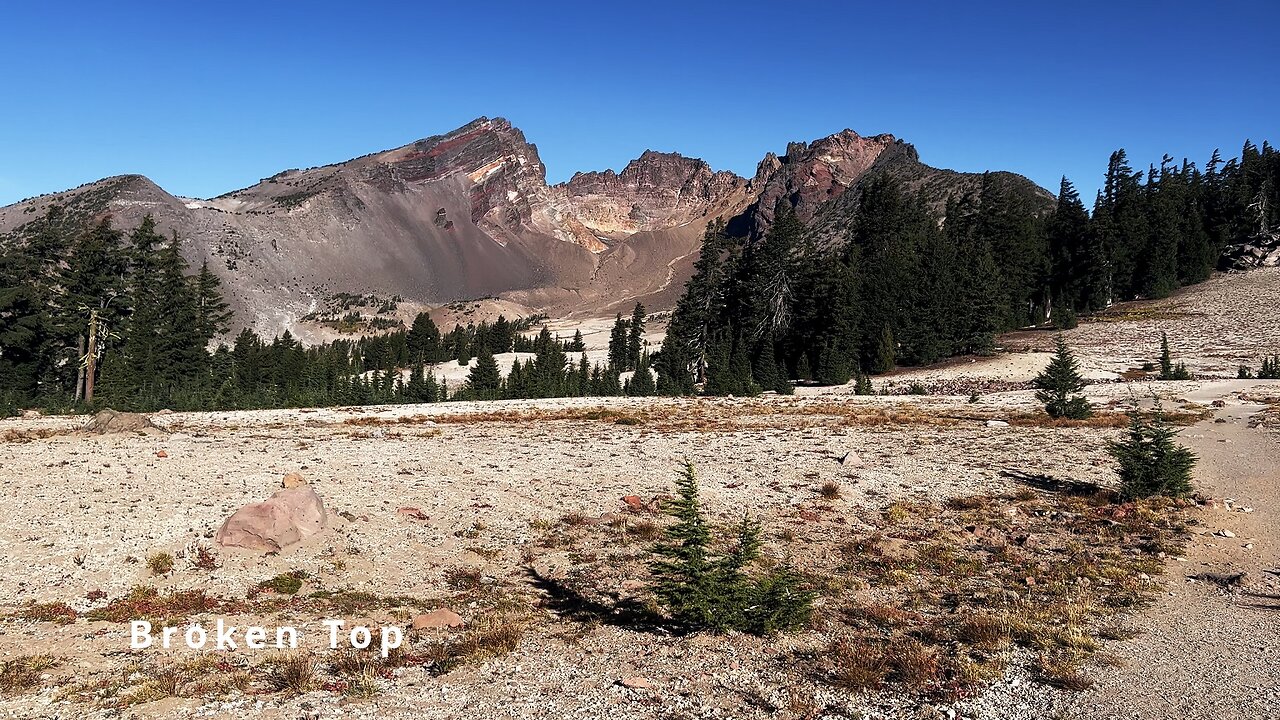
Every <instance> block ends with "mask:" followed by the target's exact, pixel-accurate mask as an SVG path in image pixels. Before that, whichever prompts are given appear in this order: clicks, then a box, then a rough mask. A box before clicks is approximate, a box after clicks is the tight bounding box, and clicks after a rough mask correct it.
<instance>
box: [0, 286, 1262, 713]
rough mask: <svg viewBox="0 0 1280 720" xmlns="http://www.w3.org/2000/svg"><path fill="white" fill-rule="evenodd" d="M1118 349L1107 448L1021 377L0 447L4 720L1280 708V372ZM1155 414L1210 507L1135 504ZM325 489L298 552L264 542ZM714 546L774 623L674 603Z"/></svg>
mask: <svg viewBox="0 0 1280 720" xmlns="http://www.w3.org/2000/svg"><path fill="white" fill-rule="evenodd" d="M1250 277H1251V278H1256V277H1270V278H1271V279H1272V280H1273V281H1274V274H1271V275H1268V276H1263V275H1257V276H1250ZM1232 280H1234V278H1231V277H1227V278H1222V279H1220V280H1219V281H1216V283H1211V284H1209V285H1206V286H1204V287H1203V289H1204V290H1205V291H1206V293H1205V294H1202V293H1201V289H1200V288H1197V289H1192V290H1190V291H1186V292H1185V293H1183V294H1180V295H1179V296H1177V297H1175V298H1172V299H1170V300H1168V301H1164V303H1166V304H1164V305H1161V304H1156V305H1144V306H1143V307H1142V309H1141V310H1140V311H1138V310H1133V311H1131V312H1142V313H1147V314H1150V313H1163V312H1170V311H1167V310H1164V309H1162V308H1165V307H1185V306H1186V305H1188V304H1192V305H1194V304H1195V303H1204V302H1211V301H1212V298H1213V297H1214V296H1216V293H1217V292H1218V290H1219V289H1222V288H1230V287H1232V286H1231V285H1230V283H1231V282H1232ZM1124 322H1126V323H1137V322H1139V320H1130V319H1127V320H1125V321H1124ZM1214 326H1215V327H1221V328H1227V329H1230V328H1231V327H1232V326H1231V325H1230V324H1229V323H1216V324H1214ZM1117 327H1120V325H1118V324H1116V323H1112V322H1110V321H1108V320H1096V321H1093V322H1090V323H1085V324H1083V325H1082V326H1081V327H1080V328H1078V329H1077V330H1074V331H1069V332H1067V333H1065V336H1064V337H1065V339H1066V341H1067V342H1069V343H1076V342H1078V347H1079V351H1078V352H1079V357H1080V362H1081V365H1082V366H1083V368H1084V369H1085V370H1086V371H1096V372H1097V377H1095V378H1094V380H1093V381H1092V382H1091V384H1088V385H1087V386H1086V387H1085V389H1084V390H1083V395H1084V397H1086V398H1087V399H1088V401H1089V403H1090V405H1092V407H1093V408H1094V413H1093V415H1092V416H1091V417H1089V418H1087V419H1080V420H1070V419H1065V418H1053V417H1050V416H1049V415H1047V414H1045V412H1044V411H1043V409H1042V406H1041V404H1040V402H1039V401H1038V400H1037V399H1036V397H1035V396H1034V391H1032V390H1030V389H1025V388H1023V387H1021V386H1018V383H1025V382H1027V381H1028V380H1029V379H1030V377H1028V378H1025V379H1024V378H1021V377H1014V376H1012V375H1007V374H1005V373H1008V368H1009V366H1010V363H1011V362H1014V361H1025V360H1026V359H1028V358H1032V357H1034V358H1037V362H1036V365H1037V366H1041V365H1043V363H1044V362H1045V361H1046V359H1047V358H1048V357H1049V355H1048V354H1043V355H1041V354H1039V353H1036V354H1034V355H1033V354H1029V353H1020V352H1013V353H1010V354H1001V355H996V356H993V357H984V358H974V359H972V362H967V361H966V362H962V363H960V364H958V365H953V366H943V367H941V368H926V369H923V370H917V371H911V372H906V373H901V374H898V375H894V376H890V377H889V378H888V379H887V380H886V381H885V382H886V383H887V384H886V385H885V387H884V388H883V389H885V390H890V389H891V388H894V387H899V386H900V387H902V388H907V387H910V386H911V385H912V384H914V385H916V386H917V387H915V388H914V389H913V390H910V391H908V390H903V391H901V392H900V393H897V394H890V395H879V394H877V395H854V394H852V387H846V388H843V391H841V390H839V389H837V390H835V391H833V390H832V389H830V388H828V389H824V390H823V391H821V392H815V391H813V390H806V389H803V388H802V389H801V390H800V392H799V393H798V394H797V395H795V396H791V397H783V396H773V395H768V394H766V395H764V396H761V397H758V398H715V399H712V398H687V399H680V398H673V399H656V398H616V399H607V400H606V399H598V398H582V399H556V400H541V401H537V400H528V401H498V402H457V403H446V404H439V403H437V404H429V405H397V406H386V407H379V406H372V407H360V408H330V409H317V410H266V411H253V412H201V413H167V412H163V413H158V414H154V415H152V416H150V418H149V419H147V418H141V417H134V416H128V415H119V416H115V417H103V416H99V417H98V418H97V419H96V420H95V422H92V423H90V425H89V426H87V427H86V426H85V423H86V418H84V417H73V416H48V417H44V416H34V415H29V416H28V417H24V418H17V419H11V420H5V421H2V422H0V468H2V470H0V472H2V474H3V478H4V480H5V485H4V490H3V492H4V508H5V512H4V515H3V519H0V546H2V547H3V553H2V554H0V564H2V566H0V570H2V571H3V572H0V605H2V606H3V607H2V609H0V613H2V618H3V619H2V620H0V714H2V715H3V716H4V717H15V718H17V717H22V718H28V717H29V718H70V717H76V718H82V717H103V718H106V717H148V718H151V717H155V718H184V717H246V718H247V717H268V718H337V717H404V718H409V717H454V718H500V717H528V718H544V717H580V718H600V717H606V716H607V717H616V718H704V717H724V718H730V717H742V718H750V717H760V718H844V717H849V718H863V717H865V718H956V717H966V718H1044V717H1062V718H1076V717H1079V718H1111V717H1115V718H1122V717H1125V718H1127V717H1180V716H1185V717H1203V718H1209V717H1214V718H1261V717H1276V716H1277V715H1280V694H1278V690H1277V683H1276V678H1277V677H1280V634H1277V631H1278V630H1280V603H1278V601H1277V597H1280V583H1278V582H1277V581H1278V580H1280V578H1278V577H1277V574H1276V573H1277V570H1278V568H1277V562H1276V558H1275V547H1276V546H1275V542H1276V538H1277V532H1278V531H1280V527H1277V524H1276V522H1275V518H1274V515H1273V513H1274V508H1275V507H1276V502H1277V489H1276V486H1275V483H1276V480H1277V478H1280V433H1278V432H1277V426H1278V424H1277V422H1276V420H1275V418H1276V414H1277V412H1278V408H1280V382H1276V381H1268V380H1255V379H1232V378H1231V377H1227V375H1228V373H1226V372H1223V373H1222V374H1221V376H1220V377H1216V378H1215V377H1212V376H1211V375H1210V374H1208V373H1202V371H1201V370H1200V368H1202V367H1204V368H1208V367H1209V366H1214V367H1217V366H1221V367H1222V368H1226V367H1227V365H1229V364H1230V365H1234V364H1238V363H1240V362H1252V360H1250V359H1248V358H1246V355H1247V354H1248V353H1247V352H1245V351H1243V350H1234V349H1233V350H1231V351H1229V352H1227V351H1223V350H1220V349H1221V348H1227V347H1232V348H1234V347H1235V346H1234V345H1232V343H1234V342H1236V339H1235V337H1236V336H1235V335H1234V334H1232V335H1231V336H1230V337H1227V336H1224V337H1221V338H1214V337H1211V336H1209V333H1210V332H1211V330H1212V328H1210V327H1207V326H1206V327H1198V326H1197V327H1195V328H1194V329H1189V328H1190V326H1184V325H1176V326H1171V327H1170V328H1169V330H1170V331H1172V330H1174V329H1175V328H1176V329H1177V330H1179V331H1180V332H1183V333H1184V335H1183V336H1182V337H1180V338H1179V341H1178V345H1177V347H1183V348H1192V349H1191V350H1189V351H1187V352H1186V353H1185V354H1182V355H1181V356H1180V359H1181V360H1183V361H1184V362H1186V363H1187V364H1188V365H1190V366H1193V367H1195V368H1197V376H1198V379H1190V380H1181V381H1155V380H1150V379H1147V378H1145V377H1124V376H1123V373H1116V374H1115V375H1114V376H1110V377H1108V376H1106V375H1105V372H1106V371H1107V370H1108V369H1109V368H1117V367H1121V366H1123V367H1124V368H1128V367H1129V366H1130V365H1133V366H1136V367H1139V368H1140V367H1141V364H1142V363H1143V362H1149V361H1153V360H1155V359H1156V357H1155V354H1153V353H1146V355H1144V354H1143V353H1140V352H1138V353H1134V354H1132V355H1129V354H1126V355H1123V356H1120V355H1116V354H1114V353H1112V352H1110V350H1111V348H1112V347H1114V345H1113V344H1112V342H1110V341H1108V342H1102V341H1098V340H1095V338H1097V337H1099V334H1100V333H1102V332H1104V330H1107V331H1109V330H1111V329H1113V328H1117ZM1125 327H1128V330H1127V332H1130V333H1132V334H1133V336H1134V337H1137V336H1140V335H1141V336H1145V335H1144V333H1145V334H1146V335H1149V334H1151V333H1157V337H1158V333H1159V331H1160V329H1159V327H1158V326H1156V327H1151V328H1146V329H1144V328H1145V326H1141V325H1134V326H1132V327H1129V326H1125ZM1140 330H1141V332H1140ZM1192 332H1194V333H1195V334H1194V336H1192V335H1191V333H1192ZM1270 332H1271V333H1274V332H1275V330H1274V328H1272V330H1271V331H1270ZM1005 340H1006V341H1007V342H1017V341H1021V342H1027V341H1028V339H1027V336H1026V334H1025V333H1024V334H1019V335H1018V336H1015V337H1013V338H1008V337H1007V338H1005ZM1275 340H1276V338H1274V337H1256V336H1255V337H1251V338H1250V339H1249V343H1248V345H1249V346H1256V345H1258V344H1260V343H1263V342H1272V343H1274V342H1275ZM1034 341H1035V342H1037V343H1040V342H1043V343H1044V344H1043V345H1042V347H1046V348H1047V347H1050V346H1051V345H1052V335H1049V334H1046V335H1045V337H1044V338H1034ZM1240 347H1241V348H1243V347H1245V345H1243V344H1242V345H1241V346H1240ZM1205 348H1209V349H1211V350H1213V351H1212V352H1210V351H1207V350H1204V349H1205ZM1126 349H1127V346H1126ZM1157 352H1158V348H1157ZM955 368H961V369H962V370H963V372H958V371H957V370H956V369H955ZM1031 375H1034V373H1031ZM1201 375H1203V376H1202V377H1201ZM1230 375H1234V373H1231V374H1230ZM931 387H932V388H933V389H931ZM1157 416H1158V417H1159V418H1160V419H1161V422H1163V423H1165V424H1167V426H1168V427H1170V428H1172V429H1174V430H1176V438H1177V442H1178V443H1179V444H1180V446H1183V447H1186V448H1189V449H1190V450H1192V451H1193V452H1194V453H1195V454H1196V456H1197V458H1198V461H1197V462H1196V464H1195V466H1194V470H1193V471H1192V476H1191V481H1192V484H1193V488H1194V491H1193V492H1192V493H1190V494H1188V495H1185V496H1182V497H1165V496H1162V495H1158V494H1157V495H1152V496H1150V497H1141V498H1138V497H1133V496H1132V494H1131V493H1129V492H1127V491H1126V489H1125V487H1124V486H1122V484H1121V482H1120V470H1121V467H1120V465H1119V462H1118V459H1117V456H1116V454H1115V453H1114V452H1112V447H1113V446H1112V443H1117V442H1121V441H1123V440H1124V438H1125V436H1126V433H1128V432H1130V431H1131V428H1132V425H1133V423H1134V422H1141V421H1144V420H1150V419H1153V418H1156V417H1157ZM303 495H305V497H306V498H312V497H314V499H315V500H314V502H315V503H316V509H317V510H318V512H319V515H318V516H317V517H316V518H314V519H315V520H316V522H315V524H314V526H307V525H303V524H301V523H300V524H299V526H298V528H297V529H298V532H299V537H298V538H297V541H296V542H291V543H285V544H283V545H277V546H270V545H269V543H270V542H275V541H272V540H270V539H268V538H266V537H265V535H264V534H263V533H260V532H259V533H258V534H254V533H255V532H258V531H256V530H252V529H248V528H250V526H248V525H244V526H241V525H237V523H238V522H240V521H239V520H237V518H243V517H244V516H243V515H242V514H241V513H244V512H246V511H247V510H248V509H251V508H255V507H259V505H258V504H259V503H262V501H264V500H266V499H268V498H273V500H278V499H287V498H296V497H302V496H303ZM291 502H292V500H291ZM308 502H312V501H311V500H308ZM682 510H683V511H684V512H683V514H682ZM690 510H693V511H696V512H694V513H693V514H690V513H689V511H690ZM264 512H265V511H264ZM266 517H267V520H268V522H267V524H268V527H273V526H272V525H271V523H277V524H278V522H279V517H277V516H274V515H267V516H266ZM689 528H695V529H698V528H700V529H699V530H698V532H701V533H702V536H703V539H704V541H705V542H703V544H702V545H700V546H699V547H700V553H701V555H699V557H700V558H701V561H703V562H705V564H706V566H707V567H714V568H720V569H721V570H722V571H723V574H726V576H727V575H733V574H734V573H738V574H740V575H741V576H742V578H741V579H743V582H744V583H745V584H741V585H733V586H732V587H737V588H750V593H748V595H747V597H748V600H746V601H744V604H742V605H741V606H738V609H737V612H740V613H741V618H742V619H743V622H741V623H738V624H737V625H735V626H732V627H715V625H716V624H717V623H719V622H724V623H726V624H727V623H728V622H729V619H728V618H727V617H716V616H715V613H711V614H710V617H709V618H708V622H709V623H710V626H709V627H708V626H706V625H702V626H700V625H698V624H696V623H693V622H691V621H690V620H689V619H688V618H689V617H692V615H691V614H690V613H693V612H694V611H695V610H698V609H699V608H702V609H704V610H705V609H706V608H705V607H703V606H702V605H699V603H703V604H704V605H705V603H708V602H712V605H709V606H706V607H711V608H713V609H714V608H719V607H722V606H720V605H715V604H714V603H715V602H718V601H716V600H714V599H712V600H708V599H707V598H699V597H698V596H697V595H696V594H690V593H688V592H686V593H685V594H684V595H678V597H682V598H684V600H683V602H684V603H685V605H682V606H680V607H676V606H674V605H673V604H672V598H673V597H677V595H673V594H672V588H673V587H677V586H678V583H677V582H676V581H677V580H680V579H681V578H684V580H688V577H686V576H679V575H676V576H673V575H672V574H671V572H670V568H671V563H672V562H674V561H673V560H672V557H673V555H671V554H670V552H669V551H670V550H671V548H672V547H679V546H680V542H682V541H683V542H685V545H684V547H688V538H687V536H685V535H682V534H681V533H682V532H684V531H687V530H689ZM237 529H239V531H240V532H241V534H240V535H234V534H233V531H235V530H237ZM276 529H278V528H276ZM273 537H277V540H278V536H273ZM233 538H239V540H233ZM246 538H248V539H247V540H246ZM258 542H268V546H263V547H250V546H252V545H253V544H254V543H258ZM664 553H666V554H664ZM748 555H749V556H750V557H749V558H748V559H749V560H750V562H749V563H739V564H737V565H735V564H734V559H735V558H740V557H746V556H748ZM664 562H666V563H667V565H665V566H664V564H663V563H664ZM682 567H684V570H685V571H687V570H688V568H687V566H682ZM664 568H665V569H664ZM726 568H728V569H726ZM721 570H717V572H721ZM708 587H712V586H708ZM686 589H687V588H686ZM752 593H754V594H752ZM682 613H683V614H682ZM166 628H169V629H170V630H169V631H168V632H167V633H166V631H165V629H166Z"/></svg>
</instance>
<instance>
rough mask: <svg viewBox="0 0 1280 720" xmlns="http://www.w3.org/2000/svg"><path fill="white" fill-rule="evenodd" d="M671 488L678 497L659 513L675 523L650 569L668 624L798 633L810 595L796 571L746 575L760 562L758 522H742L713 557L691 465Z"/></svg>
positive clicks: (805, 620)
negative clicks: (725, 547) (732, 540)
mask: <svg viewBox="0 0 1280 720" xmlns="http://www.w3.org/2000/svg"><path fill="white" fill-rule="evenodd" d="M676 490H677V497H676V499H675V500H672V501H670V502H668V503H666V504H665V506H664V508H663V511H664V512H665V513H666V514H667V515H668V516H670V517H671V518H673V519H674V523H673V524H672V525H670V526H669V527H668V528H666V530H665V531H664V533H663V534H664V540H663V542H661V543H659V544H658V545H657V546H655V547H654V549H653V552H654V554H655V555H657V558H656V559H655V560H654V561H653V562H652V563H651V564H650V570H651V572H652V573H653V576H654V578H655V586H654V592H655V594H656V595H657V597H658V600H659V602H660V603H661V605H662V607H663V608H664V609H665V610H666V611H667V613H668V614H669V615H670V617H671V619H672V620H674V621H675V622H676V623H677V624H679V625H680V626H681V627H682V628H683V629H685V630H690V631H696V630H710V631H713V632H726V631H729V630H739V631H745V632H751V633H755V634H759V635H766V634H772V633H774V632H779V631H789V630H796V629H799V628H802V627H804V625H806V624H807V623H808V621H809V617H810V615H811V613H812V607H813V600H814V597H815V596H814V594H813V593H812V592H810V591H809V590H808V589H807V588H805V587H804V583H803V580H802V578H800V576H799V574H798V573H796V572H795V571H794V569H792V568H791V567H790V566H787V565H784V566H782V567H779V568H776V569H775V570H773V571H772V572H769V573H766V574H764V575H763V576H762V577H760V578H759V579H753V578H752V577H751V576H750V575H749V574H748V567H749V566H750V565H752V564H753V563H755V562H756V560H757V559H758V558H759V556H760V526H759V524H758V523H755V522H752V521H751V520H749V519H746V518H744V519H743V520H742V522H741V523H739V525H738V527H737V528H736V532H735V535H736V543H735V544H734V545H733V547H732V548H731V549H729V550H727V551H725V552H720V553H717V552H715V551H714V550H713V538H712V534H711V529H710V527H709V526H708V523H707V520H706V517H705V515H704V514H703V512H702V507H701V504H700V503H699V500H698V481H697V477H696V475H695V474H694V469H693V465H692V464H689V463H686V464H685V467H684V469H683V470H682V471H681V473H680V475H679V477H678V478H677V480H676Z"/></svg>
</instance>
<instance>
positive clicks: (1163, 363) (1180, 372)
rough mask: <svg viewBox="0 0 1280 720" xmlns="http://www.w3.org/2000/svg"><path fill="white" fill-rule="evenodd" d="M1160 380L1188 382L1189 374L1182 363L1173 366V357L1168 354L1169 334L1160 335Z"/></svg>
mask: <svg viewBox="0 0 1280 720" xmlns="http://www.w3.org/2000/svg"><path fill="white" fill-rule="evenodd" d="M1158 378H1159V379H1160V380H1190V379H1191V373H1189V372H1187V366H1186V365H1185V364H1183V363H1178V364H1177V365H1174V364H1173V355H1172V354H1171V353H1170V352H1169V333H1160V375H1159V376H1158Z"/></svg>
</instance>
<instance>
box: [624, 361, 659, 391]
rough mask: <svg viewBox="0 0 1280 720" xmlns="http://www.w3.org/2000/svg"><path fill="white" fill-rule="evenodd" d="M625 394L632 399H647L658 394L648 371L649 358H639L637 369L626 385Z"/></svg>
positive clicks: (651, 374) (651, 375)
mask: <svg viewBox="0 0 1280 720" xmlns="http://www.w3.org/2000/svg"><path fill="white" fill-rule="evenodd" d="M627 394H628V395H631V396H633V397H649V396H650V395H656V394H658V387H657V385H656V384H655V382H654V380H653V373H652V372H651V371H650V370H649V358H648V356H645V355H642V356H641V357H640V362H639V367H637V368H636V371H635V374H634V375H632V376H631V380H630V381H629V382H628V383H627Z"/></svg>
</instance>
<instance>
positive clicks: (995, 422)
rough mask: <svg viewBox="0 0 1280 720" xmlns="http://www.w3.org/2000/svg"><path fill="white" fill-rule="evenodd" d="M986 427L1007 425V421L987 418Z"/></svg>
mask: <svg viewBox="0 0 1280 720" xmlns="http://www.w3.org/2000/svg"><path fill="white" fill-rule="evenodd" d="M987 427H1009V423H1007V422H1005V421H1004V420H988V421H987Z"/></svg>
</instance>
